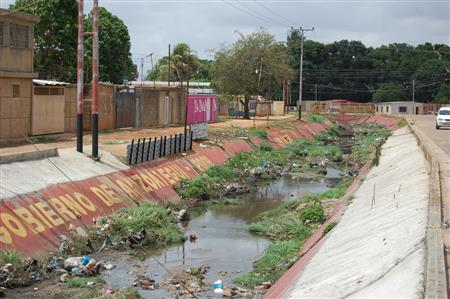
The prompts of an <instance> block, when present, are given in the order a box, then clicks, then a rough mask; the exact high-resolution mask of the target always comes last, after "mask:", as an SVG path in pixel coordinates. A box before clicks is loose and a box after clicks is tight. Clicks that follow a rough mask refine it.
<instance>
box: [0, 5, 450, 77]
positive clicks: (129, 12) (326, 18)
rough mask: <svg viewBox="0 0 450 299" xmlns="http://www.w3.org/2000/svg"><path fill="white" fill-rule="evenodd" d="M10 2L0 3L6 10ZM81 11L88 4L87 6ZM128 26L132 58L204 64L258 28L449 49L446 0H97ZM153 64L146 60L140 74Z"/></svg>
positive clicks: (314, 36)
mask: <svg viewBox="0 0 450 299" xmlns="http://www.w3.org/2000/svg"><path fill="white" fill-rule="evenodd" d="M12 2H14V1H12V0H0V7H3V8H6V7H7V6H8V5H9V4H11V3H12ZM85 3H86V4H85V13H87V12H88V11H89V10H90V9H91V8H92V4H91V3H92V1H91V0H85ZM99 3H100V5H101V6H104V7H106V8H107V9H108V10H109V11H111V12H112V13H113V14H114V15H116V16H118V17H119V18H121V19H122V20H123V21H124V22H125V24H126V25H127V26H128V30H129V33H130V36H131V45H132V55H133V60H134V61H135V63H137V64H138V66H139V70H140V61H141V58H142V57H144V56H147V55H148V54H150V53H153V60H154V61H156V60H157V59H159V58H161V57H162V56H165V55H167V51H168V44H169V43H170V44H172V45H174V44H177V43H180V42H185V43H187V44H189V45H190V46H191V48H192V49H193V50H194V51H195V52H196V53H197V55H199V56H200V57H202V58H212V53H213V50H214V49H218V48H220V47H221V46H222V45H230V44H232V43H233V42H234V41H235V40H236V39H237V37H238V35H237V34H236V31H239V32H241V33H250V32H254V31H256V30H259V29H261V28H263V29H265V30H267V31H268V32H270V33H271V34H273V35H275V37H276V39H277V40H278V41H286V36H287V34H288V31H289V29H290V28H291V27H295V28H298V27H300V26H302V27H304V28H311V27H314V31H312V32H308V33H307V34H306V37H307V38H309V39H312V40H316V41H320V42H324V43H331V42H334V41H337V40H342V39H348V40H359V41H362V42H363V43H364V44H365V45H367V46H374V47H375V46H380V45H382V44H389V43H394V42H406V43H409V44H412V45H417V44H420V43H424V42H431V43H443V44H450V0H422V1H416V0H358V1H354V0H284V1H283V0H278V1H277V0H271V1H269V0H258V1H256V0H252V1H250V0H209V1H208V0H197V1H189V0H166V1H164V0H159V1H155V0H99ZM149 67H150V58H149V57H147V58H145V60H144V69H145V70H146V69H148V68H149Z"/></svg>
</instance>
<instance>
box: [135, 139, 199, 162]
mask: <svg viewBox="0 0 450 299" xmlns="http://www.w3.org/2000/svg"><path fill="white" fill-rule="evenodd" d="M192 136H193V134H192V131H190V132H187V133H186V134H182V133H180V134H175V135H170V136H160V137H159V138H158V137H154V138H148V139H146V138H142V139H141V138H139V139H137V140H135V139H133V140H131V144H129V145H127V161H128V164H129V165H132V164H138V163H143V162H145V161H152V160H157V159H159V158H161V157H166V156H170V155H174V154H178V153H182V152H185V151H188V150H191V149H192Z"/></svg>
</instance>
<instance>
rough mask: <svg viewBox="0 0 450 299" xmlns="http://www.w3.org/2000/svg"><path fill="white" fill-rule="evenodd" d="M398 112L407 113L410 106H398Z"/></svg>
mask: <svg viewBox="0 0 450 299" xmlns="http://www.w3.org/2000/svg"><path fill="white" fill-rule="evenodd" d="M398 112H400V113H406V112H408V108H407V107H405V106H400V107H398Z"/></svg>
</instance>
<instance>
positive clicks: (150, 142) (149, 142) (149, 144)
mask: <svg viewBox="0 0 450 299" xmlns="http://www.w3.org/2000/svg"><path fill="white" fill-rule="evenodd" d="M151 146H152V138H151V137H150V138H148V150H147V159H145V160H146V161H148V158H149V156H150V147H151Z"/></svg>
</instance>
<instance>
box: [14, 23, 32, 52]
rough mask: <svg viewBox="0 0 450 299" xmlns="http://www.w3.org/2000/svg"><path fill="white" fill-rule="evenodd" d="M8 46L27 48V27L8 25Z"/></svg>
mask: <svg viewBox="0 0 450 299" xmlns="http://www.w3.org/2000/svg"><path fill="white" fill-rule="evenodd" d="M9 45H10V46H11V47H15V48H28V47H29V45H28V26H23V25H18V24H12V23H11V24H9Z"/></svg>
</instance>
